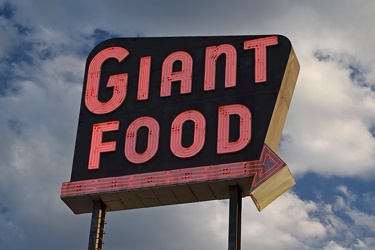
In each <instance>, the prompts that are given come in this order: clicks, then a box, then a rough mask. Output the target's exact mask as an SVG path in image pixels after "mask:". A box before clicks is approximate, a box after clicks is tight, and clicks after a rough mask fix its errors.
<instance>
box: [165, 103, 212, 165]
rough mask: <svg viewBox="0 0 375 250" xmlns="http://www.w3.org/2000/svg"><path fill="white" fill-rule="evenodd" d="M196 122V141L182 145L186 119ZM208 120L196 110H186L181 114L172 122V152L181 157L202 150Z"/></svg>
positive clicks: (192, 154) (189, 155) (190, 155)
mask: <svg viewBox="0 0 375 250" xmlns="http://www.w3.org/2000/svg"><path fill="white" fill-rule="evenodd" d="M187 120H191V121H193V122H194V124H195V126H194V142H193V144H192V145H191V146H189V147H187V148H185V147H183V146H182V145H181V139H182V126H183V124H184V122H185V121H187ZM205 133H206V120H205V119H204V116H203V115H202V114H201V113H199V112H198V111H196V110H190V111H185V112H183V113H181V114H179V115H178V116H177V117H176V118H175V119H174V120H173V122H172V127H171V143H170V146H171V150H172V153H173V154H174V155H175V156H177V157H180V158H188V157H192V156H194V155H196V154H198V153H199V151H201V149H202V148H203V145H204V142H205Z"/></svg>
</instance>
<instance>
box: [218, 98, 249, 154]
mask: <svg viewBox="0 0 375 250" xmlns="http://www.w3.org/2000/svg"><path fill="white" fill-rule="evenodd" d="M230 115H238V116H239V117H240V127H239V131H240V137H239V138H238V140H237V141H234V142H229V116H230ZM250 139H251V113H250V110H249V109H248V108H247V107H246V106H244V105H241V104H232V105H227V106H221V107H219V119H218V129H217V153H218V154H225V153H232V152H237V151H240V150H241V149H243V148H244V147H245V146H246V145H247V144H248V143H249V142H250Z"/></svg>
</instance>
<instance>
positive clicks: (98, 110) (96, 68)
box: [85, 47, 129, 114]
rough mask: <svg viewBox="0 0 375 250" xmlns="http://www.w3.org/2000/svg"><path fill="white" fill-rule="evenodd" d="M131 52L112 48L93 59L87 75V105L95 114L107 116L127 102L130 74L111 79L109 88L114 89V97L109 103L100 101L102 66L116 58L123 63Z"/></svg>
mask: <svg viewBox="0 0 375 250" xmlns="http://www.w3.org/2000/svg"><path fill="white" fill-rule="evenodd" d="M127 55H129V52H128V51H127V50H126V49H124V48H121V47H110V48H106V49H104V50H102V51H100V52H99V53H98V54H97V55H95V57H94V58H93V59H92V61H91V62H90V65H89V70H88V74H87V85H86V95H85V104H86V107H87V109H88V110H90V111H91V112H92V113H94V114H106V113H109V112H112V111H113V110H115V109H117V108H118V107H119V106H120V105H121V104H122V103H123V101H124V100H125V96H126V85H127V83H128V74H126V73H125V74H118V75H112V76H110V77H109V80H108V83H107V87H113V96H112V98H111V99H110V100H109V101H107V102H101V101H99V100H98V93H99V81H100V71H101V66H102V64H103V63H104V61H105V60H107V59H109V58H116V59H117V60H118V61H119V62H121V61H122V60H123V59H124V58H125V57H126V56H127Z"/></svg>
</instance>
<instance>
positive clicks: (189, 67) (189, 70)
mask: <svg viewBox="0 0 375 250" xmlns="http://www.w3.org/2000/svg"><path fill="white" fill-rule="evenodd" d="M175 61H181V63H182V69H181V71H178V72H172V70H173V69H172V68H173V63H174V62H175ZM192 74H193V58H191V56H190V55H189V54H188V53H186V52H184V51H177V52H174V53H172V54H170V55H169V56H168V57H167V58H165V60H164V62H163V66H162V75H161V86H160V96H161V97H162V96H170V95H171V83H172V82H175V81H181V86H180V93H181V94H187V93H190V92H191V78H192Z"/></svg>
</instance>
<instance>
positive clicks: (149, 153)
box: [124, 116, 160, 164]
mask: <svg viewBox="0 0 375 250" xmlns="http://www.w3.org/2000/svg"><path fill="white" fill-rule="evenodd" d="M143 126H145V127H147V128H148V138H147V141H148V143H147V149H146V151H144V152H143V153H137V151H136V150H135V147H136V143H137V132H138V130H139V128H140V127H143ZM159 130H160V129H159V123H158V122H157V121H156V120H155V119H154V118H152V117H148V116H144V117H140V118H138V119H136V120H135V121H133V122H132V123H131V124H130V125H129V127H128V130H127V131H126V140H125V151H124V152H125V156H126V158H127V159H128V160H129V161H130V162H132V163H135V164H141V163H145V162H146V161H148V160H150V159H151V158H152V157H154V155H155V154H156V152H157V151H158V147H159Z"/></svg>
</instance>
